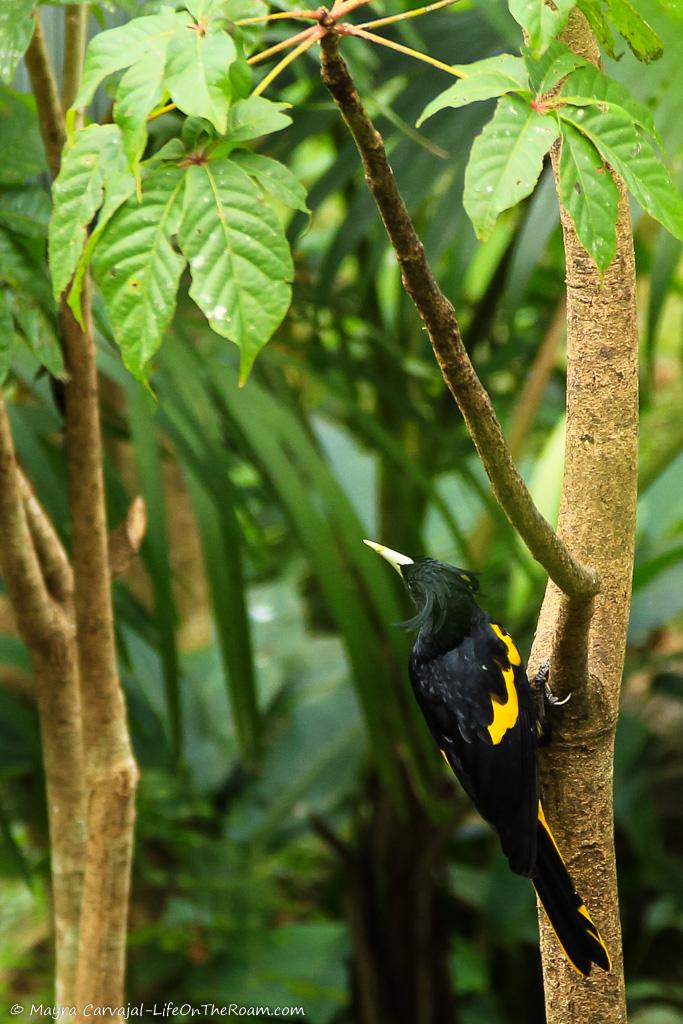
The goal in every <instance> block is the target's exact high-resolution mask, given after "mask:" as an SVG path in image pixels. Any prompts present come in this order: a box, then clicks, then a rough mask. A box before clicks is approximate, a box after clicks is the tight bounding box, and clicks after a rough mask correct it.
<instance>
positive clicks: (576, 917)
mask: <svg viewBox="0 0 683 1024" xmlns="http://www.w3.org/2000/svg"><path fill="white" fill-rule="evenodd" d="M537 835H538V840H537V841H538V852H537V860H536V874H535V875H534V877H533V878H532V882H533V883H534V888H535V889H536V892H537V893H538V898H539V899H540V901H541V903H542V904H543V909H544V910H545V912H546V914H547V915H548V920H549V921H550V924H551V925H552V928H553V931H554V932H555V935H556V936H557V940H558V942H559V943H560V945H561V946H562V949H563V951H564V955H565V956H566V958H567V960H568V961H569V963H570V964H571V966H572V967H573V968H574V970H575V971H577V972H578V973H579V974H583V975H584V976H587V975H589V974H590V972H591V965H592V964H595V965H596V966H597V967H600V968H601V969H602V970H603V971H610V970H611V969H612V961H611V960H610V957H609V953H608V952H607V946H606V945H605V943H604V942H603V939H602V936H601V935H600V932H599V931H598V929H597V928H596V927H595V925H594V924H593V922H592V921H591V918H590V914H589V913H588V910H587V909H586V905H585V904H584V902H583V901H582V899H581V897H580V896H579V894H578V893H577V891H576V889H575V888H574V883H573V882H572V880H571V878H570V876H569V872H568V871H567V868H566V866H565V863H564V861H563V860H562V854H561V853H560V851H559V850H558V848H557V843H556V842H555V840H554V838H553V834H552V832H551V831H550V829H549V827H548V823H547V821H546V820H545V814H544V813H543V808H542V807H541V805H540V804H539V805H538V832H537Z"/></svg>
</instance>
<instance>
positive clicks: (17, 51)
mask: <svg viewBox="0 0 683 1024" xmlns="http://www.w3.org/2000/svg"><path fill="white" fill-rule="evenodd" d="M32 10H33V2H32V0H2V3H0V79H2V81H3V82H6V83H7V84H8V85H9V83H10V82H11V81H12V79H13V78H14V72H15V71H16V70H17V64H18V63H19V61H20V60H21V58H22V57H23V56H24V53H25V52H26V48H27V47H28V44H29V43H30V42H31V36H32V35H33V18H32V17H31V12H32Z"/></svg>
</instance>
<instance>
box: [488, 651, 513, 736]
mask: <svg viewBox="0 0 683 1024" xmlns="http://www.w3.org/2000/svg"><path fill="white" fill-rule="evenodd" d="M498 667H499V668H500V671H501V673H502V675H503V679H504V680H505V691H506V697H505V700H504V701H502V700H499V699H498V697H493V696H492V697H491V704H492V706H493V721H492V722H491V724H490V725H489V726H487V728H488V731H489V736H490V737H491V742H492V743H494V744H498V743H500V741H501V740H502V738H503V736H504V735H505V733H506V732H507V731H508V729H512V728H513V727H514V725H515V723H516V722H517V719H518V717H519V702H518V700H517V690H516V688H515V674H514V672H513V671H512V669H511V668H503V667H502V665H499V666H498Z"/></svg>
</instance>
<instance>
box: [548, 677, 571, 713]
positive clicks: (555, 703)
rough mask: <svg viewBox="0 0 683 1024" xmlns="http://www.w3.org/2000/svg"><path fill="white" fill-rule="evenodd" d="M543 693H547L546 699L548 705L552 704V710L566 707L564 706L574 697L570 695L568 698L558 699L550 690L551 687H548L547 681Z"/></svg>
mask: <svg viewBox="0 0 683 1024" xmlns="http://www.w3.org/2000/svg"><path fill="white" fill-rule="evenodd" d="M543 692H544V693H545V699H546V701H547V703H548V704H550V706H551V708H561V707H564V705H565V704H567V703H568V701H570V700H571V696H572V695H571V693H568V694H567V696H566V697H562V698H560V697H556V696H555V694H554V693H553V691H552V690H551V689H550V686H549V685H548V683H547V681H546V682H544V684H543Z"/></svg>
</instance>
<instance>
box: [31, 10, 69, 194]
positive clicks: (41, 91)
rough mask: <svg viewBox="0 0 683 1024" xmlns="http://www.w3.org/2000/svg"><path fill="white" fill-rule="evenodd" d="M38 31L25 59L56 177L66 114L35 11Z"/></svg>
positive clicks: (39, 121)
mask: <svg viewBox="0 0 683 1024" xmlns="http://www.w3.org/2000/svg"><path fill="white" fill-rule="evenodd" d="M33 20H34V21H35V25H36V27H35V30H34V32H33V39H32V40H31V42H30V43H29V47H28V50H27V51H26V55H25V57H24V60H25V61H26V69H27V71H28V73H29V77H30V79H31V88H32V89H33V95H34V96H35V98H36V106H37V110H38V123H39V125H40V134H41V135H42V138H43V145H44V146H45V155H46V157H47V163H48V166H49V168H50V173H51V174H52V177H53V178H56V177H57V175H58V174H59V164H60V162H61V159H62V149H63V148H64V143H65V141H66V132H65V130H64V113H63V111H62V105H61V103H60V101H59V92H58V90H57V82H56V81H55V76H54V73H53V71H52V66H51V64H50V58H49V55H48V52H47V43H46V41H45V33H44V32H43V23H42V21H41V20H40V15H39V13H38V11H37V10H35V11H34V12H33Z"/></svg>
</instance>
